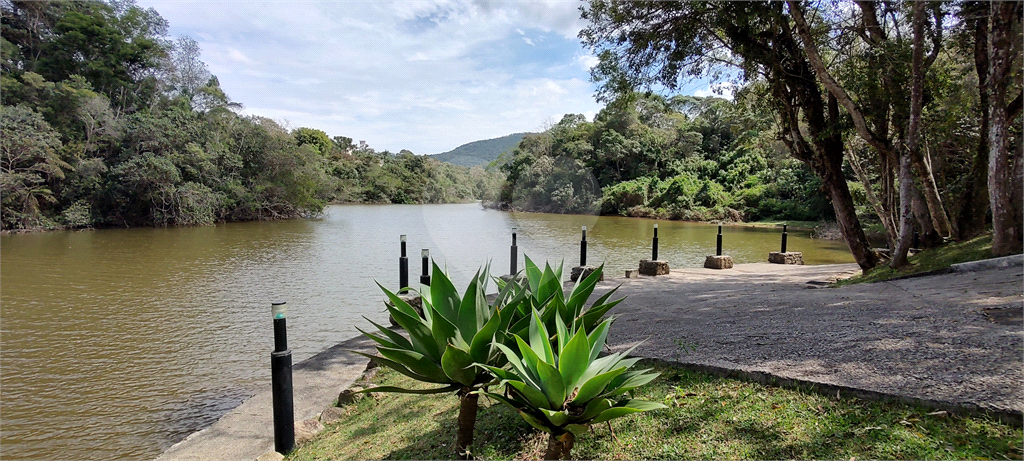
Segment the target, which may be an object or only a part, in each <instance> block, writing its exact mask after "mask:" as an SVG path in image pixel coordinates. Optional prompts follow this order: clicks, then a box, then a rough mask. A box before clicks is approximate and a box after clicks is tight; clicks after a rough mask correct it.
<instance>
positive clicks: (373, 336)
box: [356, 327, 412, 349]
mask: <svg viewBox="0 0 1024 461" xmlns="http://www.w3.org/2000/svg"><path fill="white" fill-rule="evenodd" d="M356 330H359V332H360V333H362V334H363V336H366V337H367V338H370V339H372V340H374V341H375V342H376V343H377V344H380V345H381V346H384V347H392V348H400V347H402V346H399V345H398V344H395V343H394V342H392V341H390V340H388V339H386V338H384V337H383V336H378V335H376V334H373V333H367V332H365V331H363V329H362V328H359V327H356ZM405 349H412V348H411V347H407V348H405Z"/></svg>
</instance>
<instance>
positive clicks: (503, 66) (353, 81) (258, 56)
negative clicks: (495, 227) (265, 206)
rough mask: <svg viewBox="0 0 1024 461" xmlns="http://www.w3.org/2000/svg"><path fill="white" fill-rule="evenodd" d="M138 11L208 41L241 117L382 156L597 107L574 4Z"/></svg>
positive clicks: (209, 4) (208, 57) (198, 5)
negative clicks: (361, 144)
mask: <svg viewBox="0 0 1024 461" xmlns="http://www.w3.org/2000/svg"><path fill="white" fill-rule="evenodd" d="M138 3H139V4H140V6H143V7H153V8H155V9H156V10H157V11H158V12H159V13H160V14H161V15H162V16H163V17H164V18H165V19H167V20H168V21H169V22H170V24H171V33H172V34H173V35H189V36H191V37H193V38H195V39H196V40H197V41H198V42H199V44H200V46H201V47H202V50H203V55H202V59H203V60H204V61H205V62H206V63H207V64H208V65H209V68H210V71H211V72H213V73H214V74H215V75H217V76H218V77H219V78H220V82H221V86H222V87H223V88H224V90H225V92H226V93H227V94H228V95H229V97H231V98H232V100H235V101H238V102H241V103H243V104H244V105H245V107H246V110H245V113H250V114H258V115H262V116H266V117H269V118H274V119H278V120H287V121H288V122H289V124H290V125H291V126H293V127H298V126H309V127H314V128H318V129H322V130H324V131H326V132H327V133H328V134H330V135H331V136H337V135H343V136H349V137H352V138H355V139H365V140H367V142H369V143H370V144H371V146H373V147H374V148H376V149H378V150H383V149H387V150H390V151H393V152H397V151H398V150H401V149H409V150H412V151H414V152H416V153H421V154H424V153H436V152H442V151H446V150H449V149H452V148H454V147H456V146H458V145H459V144H462V143H465V142H470V141H475V140H479V139H486V138H493V137H498V136H503V135H506V134H509V133H513V132H517V131H527V130H536V129H538V128H539V127H540V126H541V124H542V123H543V121H544V120H545V119H547V118H555V119H556V120H558V119H560V118H561V114H565V113H585V114H593V113H596V111H597V110H599V109H600V108H599V106H598V105H597V103H596V102H595V101H594V99H593V94H594V87H593V85H592V84H591V83H589V80H588V79H589V75H588V70H589V68H590V67H591V66H592V65H593V64H594V63H596V58H594V57H593V56H590V55H589V54H588V53H587V52H586V51H584V50H583V48H582V46H581V45H580V44H579V40H578V39H577V38H576V35H577V34H578V32H579V30H580V28H581V27H583V25H584V24H583V22H582V21H581V20H580V19H579V12H578V10H577V7H578V3H576V2H570V1H563V0H549V1H515V0H511V1H472V2H467V1H454V0H451V1H449V0H437V1H427V0H403V1H394V2H376V1H335V2H301V1H294V2H293V1H265V2H246V1H233V0H214V1H206V2H202V1H198V0H197V1H191V0H189V1H186V0H138ZM517 40H522V41H523V42H522V43H519V42H517ZM524 44H525V45H524ZM527 45H529V46H527ZM552 114H559V115H558V116H555V117H553V116H552Z"/></svg>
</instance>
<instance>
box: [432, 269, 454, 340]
mask: <svg viewBox="0 0 1024 461" xmlns="http://www.w3.org/2000/svg"><path fill="white" fill-rule="evenodd" d="M433 264H434V272H433V274H431V276H430V301H431V303H432V304H433V305H434V310H436V311H437V313H439V314H441V316H442V317H444V318H446V319H448V322H450V323H451V324H452V325H458V324H459V311H458V309H459V304H461V303H462V300H461V299H460V298H459V292H458V291H457V290H456V289H455V285H452V281H451V280H449V279H448V276H447V275H446V274H445V273H444V271H443V270H441V268H440V267H438V266H437V263H433Z"/></svg>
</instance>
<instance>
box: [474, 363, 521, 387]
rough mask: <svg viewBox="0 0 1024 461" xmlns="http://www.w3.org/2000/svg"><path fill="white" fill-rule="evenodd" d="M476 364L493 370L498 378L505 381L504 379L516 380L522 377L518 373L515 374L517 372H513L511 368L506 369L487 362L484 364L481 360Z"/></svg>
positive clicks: (492, 372)
mask: <svg viewBox="0 0 1024 461" xmlns="http://www.w3.org/2000/svg"><path fill="white" fill-rule="evenodd" d="M474 365H476V366H479V367H484V368H486V369H487V370H488V371H490V372H491V374H493V375H494V376H497V377H498V379H500V380H502V381H503V382H504V381H516V380H520V379H521V378H520V377H519V375H517V374H515V373H513V372H511V371H509V370H506V369H504V368H499V367H496V366H492V365H486V364H483V363H480V362H476V363H474Z"/></svg>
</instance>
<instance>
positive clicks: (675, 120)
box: [499, 93, 832, 220]
mask: <svg viewBox="0 0 1024 461" xmlns="http://www.w3.org/2000/svg"><path fill="white" fill-rule="evenodd" d="M773 130H774V127H773V126H772V124H771V118H770V116H769V115H768V114H766V113H764V112H763V110H762V109H761V108H759V107H757V106H756V105H751V104H747V103H746V102H743V101H736V102H733V101H728V100H725V99H721V98H714V97H710V98H698V97H692V96H678V97H674V98H671V99H665V98H663V97H661V96H657V95H640V94H637V93H626V94H624V95H621V96H620V97H618V98H617V99H615V100H612V101H610V102H609V103H608V105H607V106H606V107H605V108H604V109H603V110H602V111H601V112H600V113H599V114H598V115H597V117H595V119H594V121H593V122H588V121H587V120H586V118H584V117H583V116H582V115H574V114H570V115H566V116H565V117H564V118H563V119H562V121H560V122H559V123H558V124H556V125H555V126H552V127H551V128H550V129H549V130H547V131H545V132H544V133H540V134H538V135H530V136H527V137H526V138H524V139H523V141H522V142H521V143H520V144H519V146H518V147H517V148H516V149H515V150H513V151H512V153H511V155H510V156H508V157H507V158H505V159H504V163H503V164H502V166H501V169H502V171H504V172H505V174H506V182H505V186H504V187H503V189H502V193H501V196H500V197H499V201H500V202H502V203H503V205H504V206H506V207H511V208H513V209H524V210H531V211H545V212H558V213H581V212H595V211H597V210H600V213H602V214H617V215H622V216H651V217H659V218H674V219H693V220H739V219H773V218H774V219H796V218H800V219H812V220H813V219H824V218H827V217H829V216H831V213H832V211H831V206H828V203H827V202H826V201H825V199H824V196H823V194H822V192H821V191H820V190H819V187H818V185H820V182H819V181H816V180H815V179H814V178H813V175H810V174H809V170H808V169H807V167H805V166H801V165H799V163H795V162H792V161H791V160H789V159H786V158H785V157H784V156H783V151H782V150H781V148H780V147H779V146H777V141H775V139H774V134H773ZM794 168H797V169H802V170H801V174H800V175H798V176H794V175H792V174H790V173H789V170H792V169H794ZM804 173H806V174H804ZM787 175H789V176H787ZM807 181H810V182H811V183H812V184H811V187H805V186H806V185H807V184H808V183H807ZM595 183H596V184H597V186H599V187H600V194H599V193H598V192H597V190H596V189H595V188H593V184H595ZM763 184H773V187H769V188H765V187H761V186H762V185H763ZM808 203H813V204H818V203H824V204H825V205H826V206H825V207H824V208H822V207H818V206H813V207H807V206H806V205H807V204H808ZM809 214H811V215H813V216H810V217H809V216H808V215H809Z"/></svg>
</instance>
